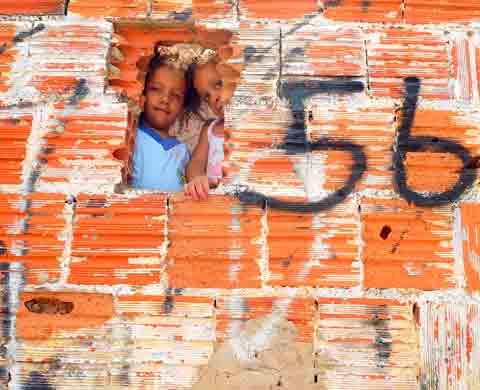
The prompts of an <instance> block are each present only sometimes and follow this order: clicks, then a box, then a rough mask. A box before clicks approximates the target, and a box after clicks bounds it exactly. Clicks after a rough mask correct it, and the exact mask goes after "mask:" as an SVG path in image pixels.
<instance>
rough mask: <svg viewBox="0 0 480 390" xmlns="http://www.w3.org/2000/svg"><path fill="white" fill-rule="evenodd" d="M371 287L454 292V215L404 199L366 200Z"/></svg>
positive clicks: (364, 213)
mask: <svg viewBox="0 0 480 390" xmlns="http://www.w3.org/2000/svg"><path fill="white" fill-rule="evenodd" d="M361 207H362V212H361V216H362V226H363V232H362V237H363V241H364V245H365V246H364V249H363V253H362V258H363V262H364V266H365V272H364V273H365V280H364V286H365V287H366V288H417V289H420V290H435V289H444V288H451V287H455V280H454V259H453V243H452V239H453V227H452V212H451V210H450V209H449V208H448V207H437V208H434V209H428V208H420V207H415V206H413V205H410V206H409V205H408V204H407V202H405V201H403V200H393V199H363V200H362V203H361Z"/></svg>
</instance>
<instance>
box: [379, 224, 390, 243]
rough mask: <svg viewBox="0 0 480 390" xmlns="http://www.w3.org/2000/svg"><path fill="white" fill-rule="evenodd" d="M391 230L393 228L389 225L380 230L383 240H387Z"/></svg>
mask: <svg viewBox="0 0 480 390" xmlns="http://www.w3.org/2000/svg"><path fill="white" fill-rule="evenodd" d="M391 232H392V228H391V227H390V226H388V225H385V226H384V227H382V230H381V231H380V237H381V238H382V240H386V239H387V238H388V236H389V235H390V233H391Z"/></svg>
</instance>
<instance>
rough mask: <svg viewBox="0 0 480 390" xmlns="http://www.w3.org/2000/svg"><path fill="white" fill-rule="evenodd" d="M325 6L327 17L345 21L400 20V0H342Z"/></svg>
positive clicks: (390, 21)
mask: <svg viewBox="0 0 480 390" xmlns="http://www.w3.org/2000/svg"><path fill="white" fill-rule="evenodd" d="M323 3H324V4H325V3H327V6H326V7H325V11H324V13H323V14H324V15H325V17H326V18H327V19H332V20H334V21H346V22H381V23H398V22H401V21H402V8H401V7H402V0H382V1H361V0H342V1H337V2H331V3H333V4H335V5H333V4H332V5H328V2H327V1H324V2H323Z"/></svg>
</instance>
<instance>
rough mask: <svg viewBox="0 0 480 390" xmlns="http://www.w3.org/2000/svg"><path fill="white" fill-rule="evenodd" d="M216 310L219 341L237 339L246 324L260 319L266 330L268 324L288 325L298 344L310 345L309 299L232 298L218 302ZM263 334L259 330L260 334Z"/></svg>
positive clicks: (312, 308) (312, 309) (312, 306)
mask: <svg viewBox="0 0 480 390" xmlns="http://www.w3.org/2000/svg"><path fill="white" fill-rule="evenodd" d="M216 308H217V309H216V319H217V338H218V339H220V340H224V339H229V338H232V337H238V335H239V333H240V332H241V331H242V330H243V329H244V328H245V324H246V322H247V321H248V320H250V319H255V318H262V319H263V321H265V327H268V326H269V325H268V324H269V321H277V320H278V321H281V320H287V321H291V322H292V323H293V324H294V325H295V327H296V328H297V341H302V342H311V341H312V337H313V333H312V332H313V321H314V316H315V304H314V300H313V299H311V298H295V297H270V296H269V297H258V298H253V297H243V296H237V295H234V296H230V297H220V298H218V299H217V300H216ZM272 316H273V318H272ZM264 331H265V330H264V329H262V328H260V329H259V332H264Z"/></svg>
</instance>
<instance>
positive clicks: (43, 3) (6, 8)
mask: <svg viewBox="0 0 480 390" xmlns="http://www.w3.org/2000/svg"><path fill="white" fill-rule="evenodd" d="M64 9H65V1H64V0H25V1H22V2H21V3H19V2H18V1H15V0H3V1H2V3H1V4H0V15H63V13H64Z"/></svg>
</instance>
